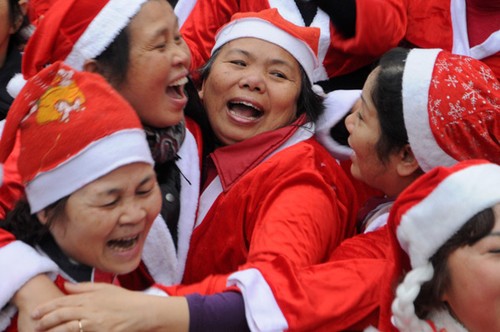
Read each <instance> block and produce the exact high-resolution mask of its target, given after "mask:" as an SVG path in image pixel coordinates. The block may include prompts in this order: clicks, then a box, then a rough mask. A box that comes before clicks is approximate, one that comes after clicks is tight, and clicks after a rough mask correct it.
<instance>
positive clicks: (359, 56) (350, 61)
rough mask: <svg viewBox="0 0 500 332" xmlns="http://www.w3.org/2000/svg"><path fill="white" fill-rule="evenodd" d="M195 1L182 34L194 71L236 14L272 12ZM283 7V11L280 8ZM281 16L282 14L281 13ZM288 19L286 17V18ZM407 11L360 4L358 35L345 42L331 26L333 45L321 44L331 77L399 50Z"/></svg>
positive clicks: (247, 3)
mask: <svg viewBox="0 0 500 332" xmlns="http://www.w3.org/2000/svg"><path fill="white" fill-rule="evenodd" d="M192 1H195V2H196V4H195V5H194V7H193V9H192V11H191V13H190V15H189V16H188V17H187V19H186V21H185V22H184V24H183V25H182V27H181V33H182V35H183V37H184V39H185V40H186V42H187V44H188V46H189V48H190V49H191V53H192V55H193V61H192V68H193V69H196V68H198V67H200V66H201V65H203V64H205V62H206V61H207V60H208V58H209V56H210V52H211V49H212V46H213V45H214V36H215V33H216V31H217V30H218V29H219V28H220V27H221V26H223V25H224V24H225V23H227V22H229V20H230V18H231V16H232V15H233V14H235V13H237V12H248V11H254V12H256V11H261V10H263V9H268V8H270V4H269V2H268V0H225V1H216V2H214V1H204V0H192ZM275 3H277V4H279V6H278V7H277V8H278V10H280V9H283V8H287V9H291V10H295V11H296V14H295V15H298V17H300V12H299V11H298V9H297V8H296V5H295V3H294V2H293V1H280V2H275ZM281 7H283V8H281ZM280 13H283V12H282V11H281V10H280ZM285 18H286V17H285ZM405 28H406V10H405V7H404V4H403V1H401V0H385V1H379V0H357V1H356V35H355V37H353V38H349V39H345V38H343V36H342V35H341V34H340V33H339V32H338V31H336V30H335V28H334V27H333V26H332V25H331V23H330V25H329V27H326V26H325V27H321V29H324V30H325V29H329V31H324V32H323V33H324V34H328V35H330V41H329V42H328V41H322V42H321V41H320V49H322V48H325V49H328V52H327V54H326V57H325V60H324V61H323V65H324V67H325V69H326V72H327V76H328V77H334V76H339V75H343V74H347V73H350V72H352V71H354V70H356V69H359V68H361V67H363V66H365V65H367V64H369V63H372V62H373V61H374V60H376V59H378V58H379V57H380V56H381V55H382V54H383V53H385V52H386V51H388V50H389V49H390V48H392V47H394V46H396V45H397V44H398V43H399V41H400V40H401V38H402V37H403V36H404V32H405Z"/></svg>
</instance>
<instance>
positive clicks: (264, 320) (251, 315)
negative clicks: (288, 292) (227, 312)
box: [227, 269, 288, 332]
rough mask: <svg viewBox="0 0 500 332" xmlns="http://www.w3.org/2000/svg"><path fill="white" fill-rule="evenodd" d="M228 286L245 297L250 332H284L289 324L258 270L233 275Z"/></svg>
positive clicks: (248, 270)
mask: <svg viewBox="0 0 500 332" xmlns="http://www.w3.org/2000/svg"><path fill="white" fill-rule="evenodd" d="M227 285H228V286H233V285H236V286H237V287H238V288H239V289H240V290H241V294H242V295H243V299H244V302H245V316H246V319H247V322H248V326H249V327H250V331H269V332H271V331H284V330H286V329H288V323H287V321H286V318H285V316H284V315H283V313H282V311H281V309H280V307H279V305H278V303H277V302H276V299H275V298H274V295H273V292H272V290H271V288H270V287H269V285H268V284H267V282H266V280H265V278H264V276H263V275H262V274H261V273H260V271H259V270H257V269H247V270H242V271H238V272H236V273H233V274H231V275H230V276H229V278H228V279H227Z"/></svg>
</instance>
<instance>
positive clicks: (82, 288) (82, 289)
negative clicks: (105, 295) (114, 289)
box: [64, 282, 111, 294]
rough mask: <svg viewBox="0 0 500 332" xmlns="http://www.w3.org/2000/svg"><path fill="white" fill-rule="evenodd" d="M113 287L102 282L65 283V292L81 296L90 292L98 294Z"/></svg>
mask: <svg viewBox="0 0 500 332" xmlns="http://www.w3.org/2000/svg"><path fill="white" fill-rule="evenodd" d="M108 287H111V286H110V285H109V284H106V283H101V282H95V283H94V282H80V283H71V282H66V283H64V288H65V290H66V291H67V292H68V293H70V294H80V293H88V292H97V291H100V290H104V289H106V288H108Z"/></svg>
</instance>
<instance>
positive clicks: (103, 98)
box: [0, 62, 154, 331]
mask: <svg viewBox="0 0 500 332" xmlns="http://www.w3.org/2000/svg"><path fill="white" fill-rule="evenodd" d="M89 124H93V125H89ZM82 126H85V127H86V128H87V129H86V130H85V131H84V132H82V131H81V128H82ZM17 133H19V137H20V140H19V142H20V143H19V144H20V146H21V149H20V154H19V174H20V176H21V179H22V183H23V184H24V186H25V191H26V200H27V201H28V203H29V207H30V214H32V215H33V214H36V213H37V212H40V211H42V210H44V209H45V208H47V207H49V206H51V204H53V203H56V202H58V201H59V200H61V199H63V198H65V197H68V196H69V195H71V194H73V193H74V192H75V191H78V190H79V189H81V188H83V187H84V186H86V185H87V184H89V183H91V182H93V181H95V180H96V179H99V178H100V177H102V176H104V175H106V174H109V173H110V172H112V171H114V170H116V169H118V168H120V167H122V166H125V165H129V164H132V163H139V162H140V163H147V164H149V165H151V166H152V165H154V161H153V158H152V156H151V151H150V149H149V146H148V143H147V140H146V135H145V133H144V130H143V129H142V125H141V123H140V121H139V118H138V117H137V114H136V113H135V111H134V110H133V109H132V108H131V107H130V105H129V104H128V103H127V102H126V101H125V100H124V99H123V97H122V96H120V95H119V94H118V93H117V92H116V91H115V90H114V89H113V88H112V87H111V86H110V85H109V84H108V83H107V82H106V81H105V80H104V78H103V77H102V76H100V75H97V74H93V73H88V72H77V71H75V70H74V69H73V68H71V67H69V66H67V65H65V64H63V63H62V62H56V63H54V64H53V65H51V66H49V67H47V68H45V69H43V70H42V71H41V72H40V73H39V74H37V75H35V76H34V77H33V78H32V79H31V80H29V81H28V83H27V84H26V86H25V87H24V88H23V90H22V91H21V93H20V95H19V96H18V98H16V100H15V102H14V104H13V105H12V108H11V110H10V112H9V115H8V117H7V120H6V124H5V128H4V130H3V134H2V140H1V141H0V162H5V160H6V159H7V157H8V156H9V154H10V152H11V151H12V149H13V147H14V145H15V142H16V134H17ZM16 221H18V220H15V221H14V222H16ZM33 222H39V221H38V220H36V221H33ZM56 222H64V220H57V221H56ZM30 227H31V231H32V232H34V231H33V228H32V227H33V226H30ZM148 227H149V225H148ZM138 229H139V228H138ZM24 231H26V230H24ZM31 235H32V236H33V234H31ZM145 235H146V233H144V236H145ZM22 236H26V238H29V234H22ZM32 245H33V246H30V245H28V244H25V245H24V246H23V245H21V243H20V242H19V241H16V242H13V243H11V244H9V245H7V246H5V247H4V248H2V264H4V265H5V266H7V267H8V269H7V268H6V269H4V270H2V271H3V272H2V275H4V274H7V273H8V270H17V271H19V270H21V271H22V270H24V269H25V270H29V269H33V268H38V267H44V268H48V269H50V270H51V271H52V275H53V277H54V278H55V283H56V285H57V286H59V287H60V288H63V283H64V281H65V280H68V281H73V282H76V281H79V282H81V281H100V282H109V283H117V280H116V278H115V276H114V275H112V274H110V273H106V272H103V271H99V270H97V269H96V268H94V267H93V266H87V265H84V264H82V263H79V262H77V261H76V260H75V259H74V258H72V257H69V256H68V255H67V254H66V253H65V252H64V251H63V250H62V249H61V247H60V246H59V245H58V244H57V243H56V241H55V240H54V238H53V237H52V235H50V232H49V231H48V230H47V232H46V233H45V234H44V235H43V236H41V237H40V238H39V239H38V238H37V239H36V240H34V242H33V244H32ZM28 248H29V250H28ZM141 249H142V248H141ZM32 252H36V253H37V254H38V255H39V256H40V258H39V260H38V262H37V263H36V266H24V265H23V264H21V263H20V262H21V261H24V260H25V258H24V257H23V255H27V256H29V257H31V256H32ZM137 254H139V252H138V253H137ZM51 261H53V263H51ZM19 265H21V267H19ZM23 284H24V282H23V280H20V279H4V278H3V281H2V286H1V290H0V292H1V294H2V297H9V298H10V297H12V296H13V295H14V293H15V292H16V291H17V289H18V288H19V287H20V286H21V285H23ZM15 312H16V308H15V307H14V306H13V305H8V306H6V307H4V309H3V311H2V312H1V313H0V330H2V331H3V330H4V329H5V328H7V331H16V330H17V324H16V321H13V322H12V324H10V318H11V317H12V315H13V314H14V313H15ZM9 325H10V326H9Z"/></svg>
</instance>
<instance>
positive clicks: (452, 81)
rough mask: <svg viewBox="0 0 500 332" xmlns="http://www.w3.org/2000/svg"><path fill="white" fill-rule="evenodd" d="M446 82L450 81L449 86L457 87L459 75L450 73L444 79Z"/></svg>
mask: <svg viewBox="0 0 500 332" xmlns="http://www.w3.org/2000/svg"><path fill="white" fill-rule="evenodd" d="M444 81H445V82H448V86H453V87H454V88H456V87H457V83H458V80H457V77H456V76H455V75H448V78H447V79H445V80H444Z"/></svg>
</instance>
